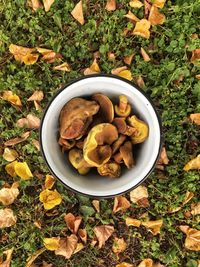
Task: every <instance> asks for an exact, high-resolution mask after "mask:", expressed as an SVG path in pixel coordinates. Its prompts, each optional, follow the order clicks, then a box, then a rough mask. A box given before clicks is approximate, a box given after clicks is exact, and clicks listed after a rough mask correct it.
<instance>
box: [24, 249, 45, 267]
mask: <svg viewBox="0 0 200 267" xmlns="http://www.w3.org/2000/svg"><path fill="white" fill-rule="evenodd" d="M45 250H46V248H40V249H38V250H37V251H35V252H34V253H33V254H32V255H31V256H30V257H29V258H28V259H27V262H26V265H25V267H31V266H32V264H33V262H34V261H35V260H36V259H37V258H38V257H39V256H40V255H41V254H42V253H43V252H44V251H45Z"/></svg>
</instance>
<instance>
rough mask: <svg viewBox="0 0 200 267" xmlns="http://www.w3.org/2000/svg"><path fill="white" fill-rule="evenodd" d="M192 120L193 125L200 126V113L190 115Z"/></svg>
mask: <svg viewBox="0 0 200 267" xmlns="http://www.w3.org/2000/svg"><path fill="white" fill-rule="evenodd" d="M190 120H191V121H192V122H193V123H195V124H197V125H200V113H194V114H190Z"/></svg>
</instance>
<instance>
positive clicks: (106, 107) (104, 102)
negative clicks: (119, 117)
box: [92, 94, 114, 122]
mask: <svg viewBox="0 0 200 267" xmlns="http://www.w3.org/2000/svg"><path fill="white" fill-rule="evenodd" d="M92 99H94V100H95V101H96V102H97V103H98V104H99V105H100V110H99V112H100V114H101V116H102V117H103V120H104V122H112V121H113V119H114V108H113V104H112V102H111V100H110V98H108V97H107V96H106V95H103V94H95V95H93V96H92Z"/></svg>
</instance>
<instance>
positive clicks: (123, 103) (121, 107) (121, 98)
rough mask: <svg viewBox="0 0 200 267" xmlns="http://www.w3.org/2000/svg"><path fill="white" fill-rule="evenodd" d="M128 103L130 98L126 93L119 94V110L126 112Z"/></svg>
mask: <svg viewBox="0 0 200 267" xmlns="http://www.w3.org/2000/svg"><path fill="white" fill-rule="evenodd" d="M127 104H128V99H127V97H126V96H125V95H120V96H119V110H120V111H121V112H125V110H126V108H127Z"/></svg>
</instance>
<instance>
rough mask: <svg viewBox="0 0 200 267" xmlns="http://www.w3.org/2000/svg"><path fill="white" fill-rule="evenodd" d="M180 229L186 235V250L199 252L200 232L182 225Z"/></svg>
mask: <svg viewBox="0 0 200 267" xmlns="http://www.w3.org/2000/svg"><path fill="white" fill-rule="evenodd" d="M180 229H181V231H182V232H183V233H185V234H186V239H185V248H186V249H189V250H193V251H199V250H200V231H199V230H196V229H193V228H190V227H189V226H188V225H180Z"/></svg>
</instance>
